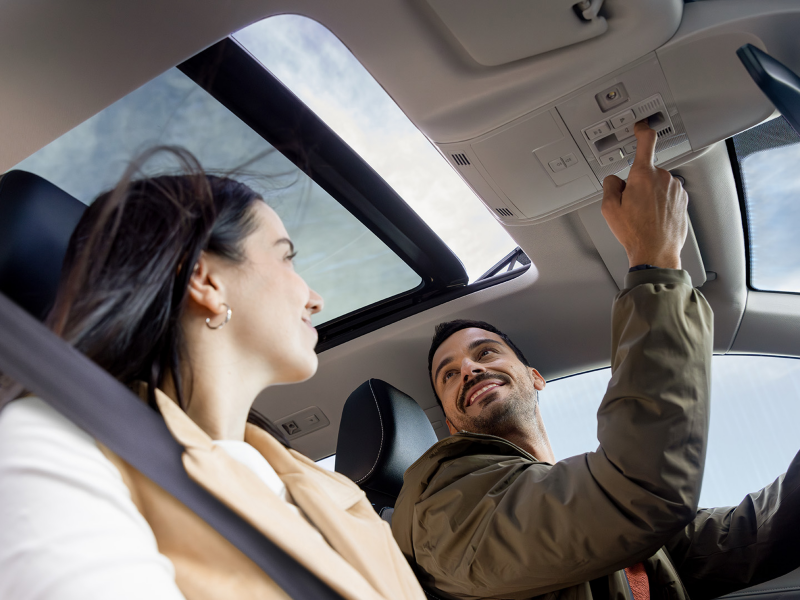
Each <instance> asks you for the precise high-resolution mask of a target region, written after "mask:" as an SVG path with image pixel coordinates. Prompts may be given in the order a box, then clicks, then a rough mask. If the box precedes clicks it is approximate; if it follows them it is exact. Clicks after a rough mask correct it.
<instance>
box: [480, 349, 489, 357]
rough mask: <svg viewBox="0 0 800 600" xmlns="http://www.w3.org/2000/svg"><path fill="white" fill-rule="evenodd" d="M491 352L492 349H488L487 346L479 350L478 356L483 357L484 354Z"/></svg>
mask: <svg viewBox="0 0 800 600" xmlns="http://www.w3.org/2000/svg"><path fill="white" fill-rule="evenodd" d="M491 353H492V350H490V349H488V348H487V349H486V350H481V352H480V357H481V358H483V357H484V356H486V355H487V354H491Z"/></svg>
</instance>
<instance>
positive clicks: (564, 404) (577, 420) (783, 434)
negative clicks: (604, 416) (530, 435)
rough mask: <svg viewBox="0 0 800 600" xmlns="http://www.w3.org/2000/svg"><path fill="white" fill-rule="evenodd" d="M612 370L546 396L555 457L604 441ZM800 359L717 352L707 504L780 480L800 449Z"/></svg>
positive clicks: (563, 382)
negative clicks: (600, 435)
mask: <svg viewBox="0 0 800 600" xmlns="http://www.w3.org/2000/svg"><path fill="white" fill-rule="evenodd" d="M610 376H611V371H610V369H601V370H599V371H592V372H589V373H583V374H581V375H575V376H573V377H567V378H565V379H559V380H556V381H552V382H550V383H548V384H547V387H546V388H545V390H544V391H543V392H541V394H540V396H539V398H540V403H541V410H542V418H543V420H544V424H545V427H546V428H547V433H548V435H549V437H550V442H551V444H552V446H553V451H554V452H555V455H556V459H562V458H566V457H568V456H574V455H575V454H581V453H583V452H589V451H592V450H595V449H596V448H597V445H598V443H597V416H596V413H597V408H598V406H599V405H600V401H601V400H602V398H603V395H604V394H605V392H606V387H607V386H608V380H609V378H610ZM798 420H800V360H797V359H792V358H777V357H772V356H736V355H728V356H715V357H714V358H713V365H712V383H711V427H710V432H709V444H708V454H707V456H706V468H705V475H704V478H703V490H702V492H701V495H700V506H703V507H712V506H731V505H736V504H739V502H741V501H742V499H743V498H744V497H745V496H746V495H747V494H749V493H751V492H756V491H758V490H759V489H761V488H762V487H764V486H765V485H768V484H769V483H771V482H772V481H774V480H775V479H776V478H777V477H778V476H779V475H781V473H783V472H784V471H785V470H786V468H787V467H788V465H789V463H790V462H791V460H792V458H793V457H794V455H795V454H796V453H797V451H798V450H800V442H798V437H797V432H796V423H797V422H798Z"/></svg>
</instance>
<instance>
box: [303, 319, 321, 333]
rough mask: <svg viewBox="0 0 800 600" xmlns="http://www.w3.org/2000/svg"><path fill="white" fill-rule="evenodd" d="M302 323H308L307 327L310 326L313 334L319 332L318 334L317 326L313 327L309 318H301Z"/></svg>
mask: <svg viewBox="0 0 800 600" xmlns="http://www.w3.org/2000/svg"><path fill="white" fill-rule="evenodd" d="M303 323H305V324H306V325H308V326H309V328H311V329H312V330H313V331H314V333H315V334H317V335H319V334H318V332H317V328H316V327H314V326H313V325H312V324H311V320H310V319H303Z"/></svg>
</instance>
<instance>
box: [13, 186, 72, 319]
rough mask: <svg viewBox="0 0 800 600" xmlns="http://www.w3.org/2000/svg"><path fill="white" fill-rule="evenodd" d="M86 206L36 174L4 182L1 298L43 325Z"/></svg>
mask: <svg viewBox="0 0 800 600" xmlns="http://www.w3.org/2000/svg"><path fill="white" fill-rule="evenodd" d="M85 210H86V205H85V204H83V203H82V202H80V201H79V200H77V199H76V198H74V197H72V196H70V195H69V194H68V193H66V192H65V191H63V190H62V189H60V188H58V187H57V186H55V185H53V184H52V183H50V182H49V181H46V180H45V179H42V178H41V177H39V176H38V175H34V174H33V173H27V172H25V171H10V172H8V173H6V174H5V175H3V176H2V178H0V292H1V293H3V294H5V295H6V296H8V297H9V298H10V299H11V300H13V301H14V302H16V303H17V304H18V305H19V306H21V307H22V308H24V309H25V310H26V311H28V312H29V313H30V314H32V315H33V316H35V317H36V318H38V319H40V320H42V319H44V317H45V316H46V315H47V312H48V311H49V310H50V308H51V307H52V305H53V302H54V300H55V297H56V290H57V289H58V282H59V279H60V277H61V264H62V263H63V262H64V255H65V254H66V251H67V244H68V243H69V238H70V236H71V235H72V232H73V231H74V229H75V226H76V225H77V224H78V221H79V220H80V218H81V215H83V212H84V211H85Z"/></svg>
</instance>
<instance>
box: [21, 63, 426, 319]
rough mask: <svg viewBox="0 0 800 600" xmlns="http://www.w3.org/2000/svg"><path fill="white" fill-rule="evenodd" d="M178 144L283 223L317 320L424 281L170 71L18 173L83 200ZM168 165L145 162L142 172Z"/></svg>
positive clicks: (250, 132) (216, 104) (254, 136)
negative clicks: (139, 159)
mask: <svg viewBox="0 0 800 600" xmlns="http://www.w3.org/2000/svg"><path fill="white" fill-rule="evenodd" d="M163 144H170V145H176V146H182V147H184V148H186V149H188V150H189V151H190V152H192V153H193V154H194V155H195V156H196V157H197V158H198V159H199V160H200V163H201V164H202V165H203V167H204V168H206V169H207V170H209V171H211V172H214V173H221V174H231V175H232V176H233V177H234V178H235V179H237V180H239V181H243V182H244V183H247V184H248V185H250V186H251V187H252V188H254V189H255V190H256V191H257V192H259V193H260V194H261V195H262V196H263V197H264V199H265V200H266V201H267V202H268V204H270V205H271V206H272V207H273V208H274V209H275V210H276V211H277V212H278V214H279V215H280V216H281V218H282V219H283V220H284V224H285V225H286V228H287V230H288V231H289V234H290V236H291V237H292V239H293V241H294V244H295V247H296V248H297V249H298V251H299V253H298V256H297V258H296V259H295V267H296V269H297V271H298V272H299V273H300V274H301V275H302V276H303V278H304V279H305V280H306V282H307V283H308V284H309V285H310V286H311V287H312V288H313V289H315V290H316V291H317V292H318V293H320V294H321V295H322V297H323V298H324V300H325V308H324V309H323V311H322V312H321V313H320V314H319V315H316V317H315V320H316V321H317V322H319V323H324V322H327V321H330V320H331V319H334V318H336V317H339V316H342V315H345V314H347V313H350V312H352V311H354V310H356V309H359V308H362V307H364V306H367V305H370V304H372V303H374V302H378V301H380V300H383V299H386V298H389V297H392V296H395V295H397V294H400V293H403V292H407V291H409V290H411V289H414V288H416V287H417V286H419V285H420V284H421V279H420V277H419V275H417V273H416V272H414V271H413V270H412V269H411V268H410V267H409V266H408V265H407V264H406V263H405V262H403V260H402V259H400V258H399V257H398V256H397V255H396V254H394V252H392V250H391V249H389V248H388V247H387V246H386V245H385V244H384V243H383V242H382V241H381V240H380V239H379V238H378V237H376V236H375V235H374V234H373V233H372V232H371V231H370V230H369V229H367V228H366V227H365V226H364V225H363V224H362V223H361V222H360V221H359V220H358V219H356V218H355V217H354V216H353V215H351V214H350V213H349V212H348V211H347V210H345V209H344V208H343V207H342V205H341V204H339V203H338V202H337V201H336V200H335V199H334V198H332V197H331V196H330V195H329V194H328V193H327V192H325V191H324V190H323V189H322V188H320V187H319V186H318V185H317V184H316V183H315V182H314V181H313V180H311V179H310V178H309V177H308V176H307V175H306V174H305V173H303V172H302V171H300V170H299V169H298V168H297V167H296V166H295V165H294V164H293V163H291V162H290V161H289V160H288V159H287V158H286V157H285V156H283V155H282V154H281V153H280V152H278V151H277V150H276V149H275V148H273V147H272V146H271V145H270V144H269V143H268V142H266V141H265V140H264V139H263V138H262V137H261V136H259V135H258V134H256V133H255V132H254V131H253V130H252V129H250V128H249V127H248V126H247V125H245V124H244V123H243V122H242V121H240V120H239V119H238V118H237V117H236V116H235V115H233V114H232V113H231V112H230V111H229V110H228V109H226V108H225V107H224V106H222V105H221V104H219V102H217V100H215V99H214V98H212V97H211V96H210V95H209V94H208V93H206V92H205V91H204V90H202V89H201V88H200V87H198V86H197V85H196V84H195V83H194V82H193V81H192V80H190V79H189V78H188V77H187V76H185V75H184V74H183V73H181V72H180V71H178V70H177V69H172V70H170V71H167V72H166V73H164V74H163V75H161V76H160V77H158V78H156V79H154V80H153V81H151V82H149V83H147V84H146V85H144V86H142V87H141V88H139V89H138V90H136V91H134V92H133V93H131V94H129V95H128V96H126V97H125V98H123V99H121V100H119V101H118V102H116V103H115V104H113V105H111V106H109V107H108V108H107V109H105V110H104V111H102V112H100V113H98V114H97V115H95V116H94V117H92V118H91V119H89V120H88V121H86V122H84V123H82V124H81V125H79V126H78V127H76V128H75V129H73V130H72V131H70V132H68V133H67V134H65V135H63V136H62V137H61V138H59V139H57V140H55V141H54V142H52V143H51V144H49V145H48V146H46V147H44V148H42V149H41V150H39V151H38V152H37V153H36V154H34V155H32V156H31V157H29V158H27V159H26V160H24V161H22V162H21V163H20V164H19V165H17V166H16V167H15V168H17V169H22V170H25V171H30V172H33V173H36V174H37V175H40V176H42V177H44V178H45V179H47V180H48V181H51V182H52V183H54V184H55V185H57V186H59V187H61V188H62V189H64V190H65V191H67V192H69V193H70V194H72V195H73V196H75V197H76V198H78V199H79V200H81V201H82V202H84V203H86V204H89V203H91V202H92V200H93V199H94V198H95V197H97V195H98V194H100V193H101V192H102V191H104V190H107V189H109V188H111V187H113V186H114V184H115V183H116V182H117V180H118V179H119V178H120V176H121V175H122V173H123V172H124V170H125V168H126V167H127V165H128V164H129V163H130V161H131V160H132V159H133V158H135V157H136V156H137V155H138V154H139V153H140V152H142V151H143V150H145V149H147V148H150V147H152V146H155V145H163ZM170 168H174V165H172V164H171V163H170V164H162V163H159V162H151V163H149V164H148V168H147V169H146V171H147V172H153V173H155V172H158V171H162V170H164V169H170Z"/></svg>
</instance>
